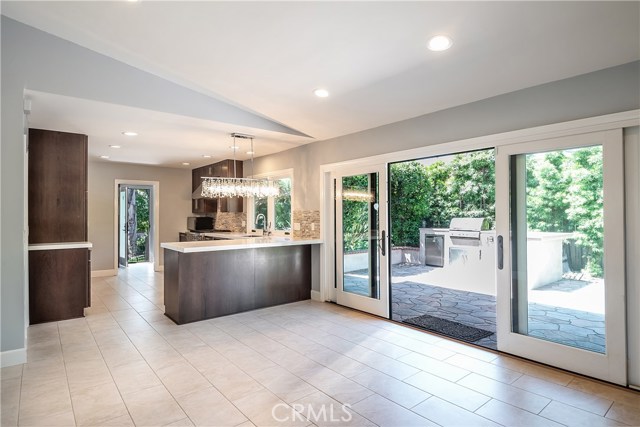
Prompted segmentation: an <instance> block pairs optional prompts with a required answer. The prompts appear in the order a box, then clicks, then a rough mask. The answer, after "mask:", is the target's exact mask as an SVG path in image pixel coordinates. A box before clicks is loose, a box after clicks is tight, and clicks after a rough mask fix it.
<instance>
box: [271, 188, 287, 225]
mask: <svg viewBox="0 0 640 427" xmlns="http://www.w3.org/2000/svg"><path fill="white" fill-rule="evenodd" d="M278 186H279V187H280V194H279V195H278V196H277V197H275V198H274V201H273V202H274V208H275V229H276V230H291V179H290V178H284V179H279V180H278Z"/></svg>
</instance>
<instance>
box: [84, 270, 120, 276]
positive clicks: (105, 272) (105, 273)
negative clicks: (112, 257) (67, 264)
mask: <svg viewBox="0 0 640 427" xmlns="http://www.w3.org/2000/svg"><path fill="white" fill-rule="evenodd" d="M117 274H118V270H114V269H112V270H91V277H111V276H116V275H117Z"/></svg>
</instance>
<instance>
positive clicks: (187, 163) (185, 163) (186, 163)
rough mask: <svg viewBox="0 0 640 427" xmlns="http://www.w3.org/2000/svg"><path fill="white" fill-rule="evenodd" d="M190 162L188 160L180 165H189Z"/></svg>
mask: <svg viewBox="0 0 640 427" xmlns="http://www.w3.org/2000/svg"><path fill="white" fill-rule="evenodd" d="M190 164H191V163H189V162H182V166H189V165H190Z"/></svg>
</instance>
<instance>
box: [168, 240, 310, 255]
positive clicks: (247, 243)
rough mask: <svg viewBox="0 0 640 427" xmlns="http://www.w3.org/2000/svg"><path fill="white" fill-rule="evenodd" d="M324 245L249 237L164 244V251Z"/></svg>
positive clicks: (306, 241) (184, 251)
mask: <svg viewBox="0 0 640 427" xmlns="http://www.w3.org/2000/svg"><path fill="white" fill-rule="evenodd" d="M318 243H322V240H312V239H299V238H294V237H279V236H270V237H248V238H240V239H230V240H199V241H192V242H171V243H162V244H161V245H160V246H162V247H163V248H164V249H169V250H172V251H176V252H182V253H192V252H212V251H228V250H235V249H252V248H267V247H277V246H299V245H315V244H318Z"/></svg>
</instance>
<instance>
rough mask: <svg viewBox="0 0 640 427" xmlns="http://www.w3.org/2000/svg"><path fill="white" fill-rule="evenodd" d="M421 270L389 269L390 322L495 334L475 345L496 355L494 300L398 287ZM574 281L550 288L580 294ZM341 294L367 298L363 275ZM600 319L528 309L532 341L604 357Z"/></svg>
mask: <svg viewBox="0 0 640 427" xmlns="http://www.w3.org/2000/svg"><path fill="white" fill-rule="evenodd" d="M420 268H424V267H421V266H414V265H410V266H396V265H394V266H393V278H394V283H393V284H392V285H391V313H392V316H391V318H392V320H395V321H398V322H402V321H403V320H405V319H408V318H411V317H417V316H421V315H424V314H429V315H432V316H436V317H440V318H443V319H447V320H451V321H455V322H459V323H462V324H465V325H469V326H474V327H476V328H480V329H484V330H487V331H490V332H493V334H492V335H490V336H489V337H487V338H483V339H481V340H478V341H476V342H474V344H477V345H480V346H483V347H487V348H492V349H496V348H497V342H496V334H495V332H496V300H495V296H493V295H485V294H480V293H476V292H469V291H461V290H455V289H448V288H444V287H438V286H432V285H429V284H425V283H417V282H411V281H402V282H400V281H399V280H401V278H402V277H403V276H414V277H415V273H416V270H417V269H420ZM575 282H576V280H563V281H559V282H557V283H554V284H552V285H553V286H549V287H548V288H549V289H553V290H555V291H557V290H558V289H565V290H566V291H567V292H571V291H573V290H574V289H579V288H580V286H579V284H576V283H575ZM345 288H346V289H347V290H349V291H350V292H354V293H358V294H360V295H368V292H369V283H368V279H367V271H366V270H361V271H354V272H350V273H347V274H345ZM604 326H605V325H604V315H603V314H600V313H591V312H587V311H581V310H573V309H570V308H565V307H555V306H552V305H548V304H539V303H530V304H529V327H528V332H529V335H530V336H533V337H538V338H541V339H546V340H549V341H554V342H558V343H561V344H565V345H569V346H573V347H578V348H583V349H586V350H591V351H596V352H599V353H604V352H605V327H604Z"/></svg>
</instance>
